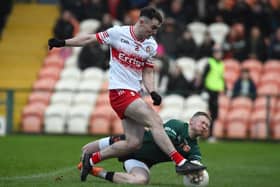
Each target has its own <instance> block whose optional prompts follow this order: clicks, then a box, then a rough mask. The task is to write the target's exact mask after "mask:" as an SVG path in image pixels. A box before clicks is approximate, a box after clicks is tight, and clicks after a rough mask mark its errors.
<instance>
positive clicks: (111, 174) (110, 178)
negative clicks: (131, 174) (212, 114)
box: [105, 171, 115, 182]
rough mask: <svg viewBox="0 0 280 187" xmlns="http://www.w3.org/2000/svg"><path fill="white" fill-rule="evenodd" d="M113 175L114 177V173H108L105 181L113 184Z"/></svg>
mask: <svg viewBox="0 0 280 187" xmlns="http://www.w3.org/2000/svg"><path fill="white" fill-rule="evenodd" d="M114 175H115V172H114V171H108V172H107V174H106V176H105V179H106V180H108V181H110V182H113V177H114Z"/></svg>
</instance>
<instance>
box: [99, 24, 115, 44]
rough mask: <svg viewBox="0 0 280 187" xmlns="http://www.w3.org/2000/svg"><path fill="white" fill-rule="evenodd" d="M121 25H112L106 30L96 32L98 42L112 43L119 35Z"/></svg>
mask: <svg viewBox="0 0 280 187" xmlns="http://www.w3.org/2000/svg"><path fill="white" fill-rule="evenodd" d="M118 30H119V27H118V26H115V27H111V28H109V29H107V30H106V31H102V32H98V33H96V38H97V41H98V43H100V44H107V45H110V44H111V43H112V41H113V40H114V38H115V37H116V36H117V35H118Z"/></svg>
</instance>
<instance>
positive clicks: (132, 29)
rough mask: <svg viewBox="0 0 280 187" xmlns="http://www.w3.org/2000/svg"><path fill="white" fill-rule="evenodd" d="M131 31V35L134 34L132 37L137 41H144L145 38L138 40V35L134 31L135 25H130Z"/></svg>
mask: <svg viewBox="0 0 280 187" xmlns="http://www.w3.org/2000/svg"><path fill="white" fill-rule="evenodd" d="M129 31H130V35H131V36H132V38H133V39H134V40H135V41H137V42H141V43H142V42H144V40H145V39H143V40H138V39H137V37H136V35H135V32H134V27H133V26H132V25H131V26H130V27H129Z"/></svg>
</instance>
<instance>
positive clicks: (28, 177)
mask: <svg viewBox="0 0 280 187" xmlns="http://www.w3.org/2000/svg"><path fill="white" fill-rule="evenodd" d="M75 168H76V167H73V166H72V167H67V168H62V169H59V170H56V171H53V172H48V173H38V174H34V175H25V176H11V177H0V181H7V180H26V179H36V178H44V177H52V176H55V175H58V174H62V173H68V172H69V171H72V170H74V169H75Z"/></svg>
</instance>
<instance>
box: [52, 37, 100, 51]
mask: <svg viewBox="0 0 280 187" xmlns="http://www.w3.org/2000/svg"><path fill="white" fill-rule="evenodd" d="M95 41H97V38H96V35H95V34H82V35H77V36H75V37H73V38H70V39H66V40H60V39H57V38H51V39H49V41H48V45H49V49H52V48H53V47H64V46H69V47H79V46H85V45H87V44H89V43H92V42H95Z"/></svg>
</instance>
